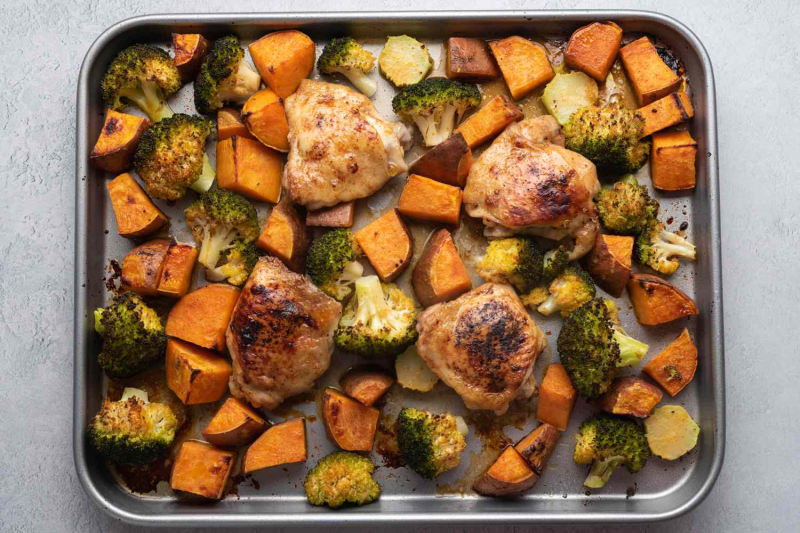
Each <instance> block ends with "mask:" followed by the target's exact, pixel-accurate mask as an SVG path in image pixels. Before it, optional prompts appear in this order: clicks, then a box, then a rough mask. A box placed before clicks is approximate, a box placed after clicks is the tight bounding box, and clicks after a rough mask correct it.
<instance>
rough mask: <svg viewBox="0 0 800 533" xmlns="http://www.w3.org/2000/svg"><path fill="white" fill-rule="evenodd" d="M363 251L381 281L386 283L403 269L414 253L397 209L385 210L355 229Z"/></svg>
mask: <svg viewBox="0 0 800 533" xmlns="http://www.w3.org/2000/svg"><path fill="white" fill-rule="evenodd" d="M355 237H356V242H358V245H359V246H360V247H361V249H362V250H363V251H364V254H365V255H366V256H367V259H369V262H370V263H371V264H372V267H373V268H374V269H375V272H376V273H377V274H378V277H379V278H381V281H383V282H384V283H388V282H390V281H392V280H393V279H395V278H396V277H397V276H399V275H400V273H401V272H402V271H403V270H405V268H406V267H407V266H408V263H409V262H410V261H411V256H412V255H413V253H414V243H413V241H412V240H411V232H409V231H408V227H407V226H406V223H405V222H403V219H402V218H400V213H399V212H398V211H397V209H392V210H391V211H388V212H386V213H384V214H383V215H382V216H381V217H380V218H377V219H375V220H373V221H372V222H371V223H370V224H369V225H367V226H366V227H364V228H362V229H361V230H360V231H358V232H356V235H355Z"/></svg>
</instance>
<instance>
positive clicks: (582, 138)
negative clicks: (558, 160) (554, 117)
mask: <svg viewBox="0 0 800 533" xmlns="http://www.w3.org/2000/svg"><path fill="white" fill-rule="evenodd" d="M643 132H644V119H643V118H642V116H641V114H640V113H639V112H638V111H631V110H629V109H626V108H625V107H623V106H622V105H620V104H617V103H611V104H608V105H606V106H603V107H597V106H587V107H584V108H581V109H579V110H578V111H576V112H575V113H573V115H572V116H571V117H570V119H569V122H567V124H566V125H565V126H564V137H566V147H567V148H569V149H570V150H574V151H575V152H578V153H579V154H581V155H583V156H584V157H586V158H587V159H589V160H591V161H592V163H594V164H595V165H596V166H597V170H599V171H601V172H610V173H613V174H627V173H630V172H636V171H637V170H639V169H640V168H642V165H644V163H645V161H647V156H648V154H649V153H650V143H649V142H647V141H642V140H640V139H641V137H642V133H643Z"/></svg>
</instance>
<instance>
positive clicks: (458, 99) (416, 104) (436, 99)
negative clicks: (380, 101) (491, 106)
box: [392, 78, 481, 146]
mask: <svg viewBox="0 0 800 533" xmlns="http://www.w3.org/2000/svg"><path fill="white" fill-rule="evenodd" d="M480 103H481V93H480V91H478V87H477V86H476V85H474V84H472V83H464V82H461V81H453V80H449V79H447V78H428V79H426V80H422V81H421V82H419V83H415V84H414V85H409V86H408V87H405V88H403V89H401V90H400V92H399V93H397V94H396V95H395V97H394V98H393V99H392V109H394V112H395V113H397V114H398V115H400V117H402V118H403V120H406V121H408V122H414V123H415V124H416V125H417V127H418V128H419V131H420V133H422V136H423V137H424V138H425V145H426V146H435V145H437V144H439V143H440V142H442V141H444V140H445V139H447V138H448V137H450V134H451V133H453V128H455V126H456V124H458V122H459V121H460V120H461V116H462V115H463V114H464V112H465V111H466V110H467V109H469V108H471V107H475V106H477V105H478V104H480Z"/></svg>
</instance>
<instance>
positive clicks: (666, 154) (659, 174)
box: [650, 131, 697, 191]
mask: <svg viewBox="0 0 800 533" xmlns="http://www.w3.org/2000/svg"><path fill="white" fill-rule="evenodd" d="M696 157H697V141H695V140H694V139H692V136H691V135H690V134H689V132H688V131H675V132H665V133H654V134H653V148H652V150H651V152H650V177H651V178H652V180H653V187H655V188H656V189H661V190H664V191H682V190H685V189H693V188H694V186H695V184H696V183H697V178H696V176H695V164H694V162H695V159H696Z"/></svg>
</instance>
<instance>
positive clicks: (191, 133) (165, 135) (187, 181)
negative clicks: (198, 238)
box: [133, 114, 216, 200]
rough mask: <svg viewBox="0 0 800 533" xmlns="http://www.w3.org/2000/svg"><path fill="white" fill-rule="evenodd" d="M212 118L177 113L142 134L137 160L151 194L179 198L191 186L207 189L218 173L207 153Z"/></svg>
mask: <svg viewBox="0 0 800 533" xmlns="http://www.w3.org/2000/svg"><path fill="white" fill-rule="evenodd" d="M212 128H213V125H212V123H211V121H210V120H208V119H207V118H205V117H201V116H199V115H195V116H190V115H184V114H177V115H173V116H171V117H168V118H165V119H163V120H162V121H161V122H159V123H157V124H153V125H152V126H150V127H149V128H147V130H146V131H145V132H144V134H142V138H141V139H140V140H139V145H138V146H137V147H136V153H135V155H134V159H133V163H134V167H135V168H136V173H137V174H139V177H140V178H142V181H144V187H145V189H146V190H147V194H149V195H150V196H152V197H153V198H160V199H162V200H177V199H179V198H181V197H183V195H184V194H186V189H187V187H191V188H192V190H195V191H197V192H205V191H207V190H208V189H209V188H210V187H211V185H212V183H214V178H215V176H216V173H215V172H214V169H213V168H212V166H211V163H210V162H209V160H208V156H207V155H206V152H205V149H206V137H208V136H209V135H210V134H211V130H212Z"/></svg>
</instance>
